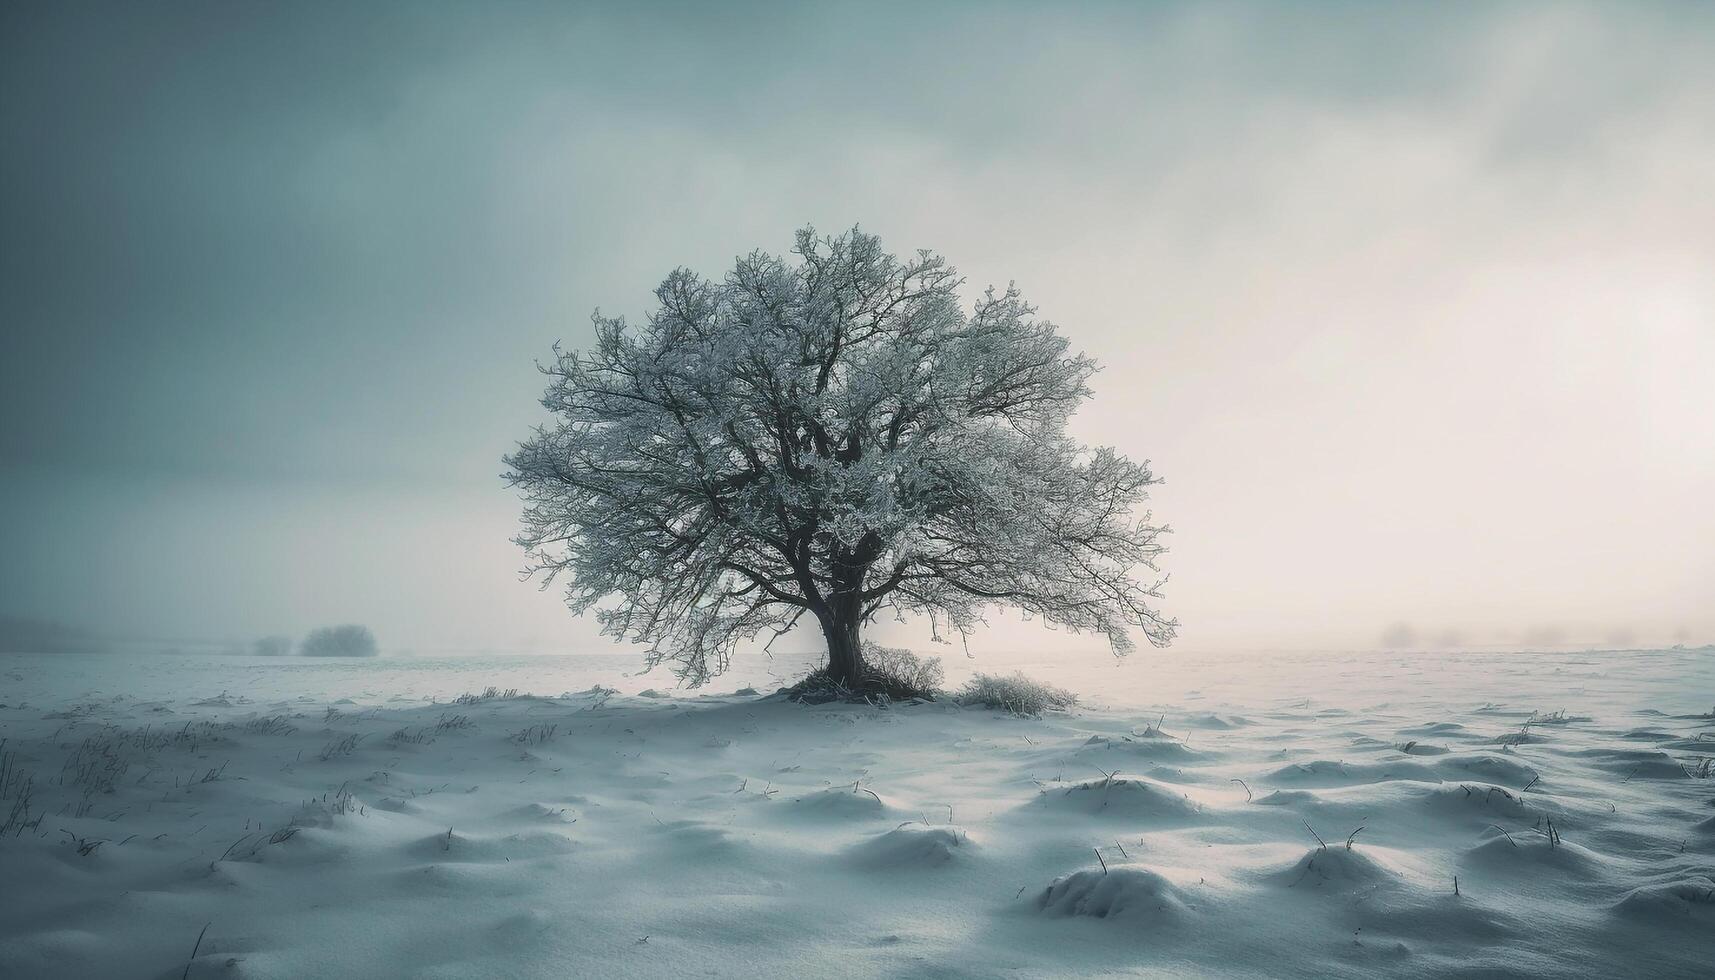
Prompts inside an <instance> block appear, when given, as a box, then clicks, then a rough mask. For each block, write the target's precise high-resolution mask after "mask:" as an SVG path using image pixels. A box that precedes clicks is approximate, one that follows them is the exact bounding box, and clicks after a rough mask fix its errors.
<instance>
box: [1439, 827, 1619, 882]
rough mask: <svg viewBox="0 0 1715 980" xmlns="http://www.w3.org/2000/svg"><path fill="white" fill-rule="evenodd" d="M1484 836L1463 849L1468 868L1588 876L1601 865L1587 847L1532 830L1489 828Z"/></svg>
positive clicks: (1598, 858) (1600, 860)
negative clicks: (1524, 869)
mask: <svg viewBox="0 0 1715 980" xmlns="http://www.w3.org/2000/svg"><path fill="white" fill-rule="evenodd" d="M1485 833H1486V834H1487V836H1486V837H1485V838H1484V839H1483V841H1482V842H1481V843H1479V844H1476V845H1473V846H1472V847H1471V848H1469V849H1468V850H1466V852H1465V864H1466V865H1467V866H1469V867H1481V868H1486V869H1494V870H1503V869H1516V868H1521V867H1544V868H1552V869H1555V870H1560V871H1568V872H1574V873H1576V874H1578V875H1579V876H1580V877H1590V876H1592V875H1593V874H1594V873H1595V872H1596V871H1598V870H1599V869H1600V867H1601V864H1602V859H1601V858H1600V857H1598V856H1597V855H1596V854H1595V853H1594V852H1593V851H1591V850H1590V849H1589V848H1587V847H1584V846H1582V845H1579V844H1574V843H1572V842H1571V841H1566V840H1562V841H1560V842H1559V843H1558V844H1556V843H1555V842H1553V841H1552V840H1550V839H1549V838H1548V837H1546V836H1544V835H1542V834H1539V833H1536V832H1535V831H1531V830H1524V831H1517V830H1515V831H1510V832H1508V833H1502V832H1501V831H1500V830H1499V829H1497V828H1493V827H1490V828H1488V829H1487V830H1486V831H1485Z"/></svg>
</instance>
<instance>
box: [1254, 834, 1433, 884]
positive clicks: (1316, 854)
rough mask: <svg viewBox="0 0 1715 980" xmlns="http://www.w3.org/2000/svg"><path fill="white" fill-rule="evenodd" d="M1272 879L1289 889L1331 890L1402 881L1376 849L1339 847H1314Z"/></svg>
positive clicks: (1337, 845)
mask: <svg viewBox="0 0 1715 980" xmlns="http://www.w3.org/2000/svg"><path fill="white" fill-rule="evenodd" d="M1269 878H1270V880H1271V881H1273V882H1274V883H1275V884H1277V885H1284V886H1285V887H1287V888H1326V889H1332V890H1343V889H1347V888H1362V887H1368V886H1371V885H1388V884H1397V883H1399V882H1400V880H1401V879H1400V876H1399V872H1397V871H1395V870H1394V869H1392V868H1390V867H1388V866H1387V865H1386V864H1384V863H1382V861H1380V860H1378V859H1377V857H1376V856H1375V854H1374V849H1373V848H1362V847H1353V848H1349V847H1345V846H1344V845H1341V844H1339V843H1334V844H1331V845H1329V846H1328V847H1313V848H1311V849H1310V850H1309V851H1306V852H1305V854H1304V856H1303V857H1301V858H1299V859H1298V860H1297V861H1295V862H1293V864H1292V865H1291V866H1290V867H1287V868H1283V869H1281V870H1279V871H1276V872H1275V873H1273V874H1272V875H1270V876H1269Z"/></svg>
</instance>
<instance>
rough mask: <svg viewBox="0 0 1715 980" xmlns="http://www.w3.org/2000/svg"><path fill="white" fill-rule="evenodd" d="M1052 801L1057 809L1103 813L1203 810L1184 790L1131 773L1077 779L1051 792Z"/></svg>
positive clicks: (1166, 814) (1177, 815)
mask: <svg viewBox="0 0 1715 980" xmlns="http://www.w3.org/2000/svg"><path fill="white" fill-rule="evenodd" d="M1048 801H1049V804H1050V805H1051V806H1053V807H1054V808H1055V809H1059V810H1074V811H1077V812H1081V813H1087V814H1090V815H1091V816H1102V817H1125V818H1134V819H1152V818H1153V819H1177V820H1183V819H1188V818H1195V817H1198V816H1200V815H1201V814H1202V808H1201V807H1199V806H1198V805H1197V804H1196V803H1194V802H1192V801H1191V799H1190V798H1189V797H1187V796H1185V795H1184V794H1183V793H1177V792H1174V791H1173V790H1172V789H1170V788H1168V787H1166V786H1164V785H1163V784H1161V783H1157V782H1155V781H1153V780H1148V779H1138V778H1133V777H1129V776H1117V777H1115V778H1113V779H1092V780H1090V781H1089V782H1084V783H1077V784H1075V785H1073V786H1071V787H1070V788H1068V789H1065V790H1062V791H1060V792H1058V793H1055V792H1050V793H1049V794H1048Z"/></svg>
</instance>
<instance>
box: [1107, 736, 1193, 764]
mask: <svg viewBox="0 0 1715 980" xmlns="http://www.w3.org/2000/svg"><path fill="white" fill-rule="evenodd" d="M1087 750H1107V751H1110V752H1120V753H1124V754H1125V756H1126V757H1127V758H1134V759H1174V760H1177V759H1189V758H1192V757H1194V756H1198V755H1201V754H1202V753H1200V752H1198V751H1196V750H1195V749H1192V748H1191V747H1190V746H1188V745H1186V744H1185V743H1184V742H1181V741H1179V740H1178V739H1174V738H1134V737H1132V736H1130V735H1122V736H1121V737H1119V738H1109V737H1107V736H1106V735H1091V736H1090V737H1089V738H1088V739H1087V740H1085V742H1084V746H1083V749H1081V750H1080V751H1087Z"/></svg>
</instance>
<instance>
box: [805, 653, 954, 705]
mask: <svg viewBox="0 0 1715 980" xmlns="http://www.w3.org/2000/svg"><path fill="white" fill-rule="evenodd" d="M863 653H864V656H863V672H862V674H861V675H860V676H859V678H858V679H857V681H856V682H855V683H849V682H847V681H845V680H844V679H842V678H839V677H835V676H833V675H832V673H831V672H830V671H829V670H828V669H827V668H826V667H822V668H818V669H816V670H813V671H811V672H810V674H809V676H807V677H805V678H804V679H803V680H801V681H799V682H798V683H797V684H794V685H793V686H792V687H791V688H790V689H789V690H788V692H787V696H788V697H789V698H791V699H792V700H794V701H802V702H804V703H806V704H824V703H827V702H829V701H870V702H883V703H885V702H889V701H912V700H922V701H933V700H935V697H936V695H938V694H941V693H943V692H942V691H941V679H942V669H941V658H940V657H919V656H917V655H916V654H914V653H912V652H911V651H909V650H899V649H895V648H893V647H881V646H875V645H874V644H868V643H866V644H864V648H863Z"/></svg>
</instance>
